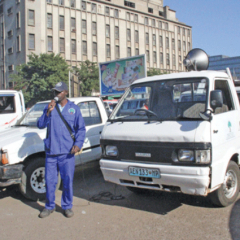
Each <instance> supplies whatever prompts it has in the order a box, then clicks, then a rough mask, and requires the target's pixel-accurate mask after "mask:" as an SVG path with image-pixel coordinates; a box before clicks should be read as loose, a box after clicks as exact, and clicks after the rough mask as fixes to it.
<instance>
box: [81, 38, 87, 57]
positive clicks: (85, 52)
mask: <svg viewBox="0 0 240 240" xmlns="http://www.w3.org/2000/svg"><path fill="white" fill-rule="evenodd" d="M82 47H83V49H82V51H83V55H87V42H86V41H82Z"/></svg>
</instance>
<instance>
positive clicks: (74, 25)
mask: <svg viewBox="0 0 240 240" xmlns="http://www.w3.org/2000/svg"><path fill="white" fill-rule="evenodd" d="M71 32H76V19H75V18H71Z"/></svg>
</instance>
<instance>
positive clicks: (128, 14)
mask: <svg viewBox="0 0 240 240" xmlns="http://www.w3.org/2000/svg"><path fill="white" fill-rule="evenodd" d="M126 19H127V21H130V13H129V12H127V13H126Z"/></svg>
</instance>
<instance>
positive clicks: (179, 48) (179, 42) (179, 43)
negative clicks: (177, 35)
mask: <svg viewBox="0 0 240 240" xmlns="http://www.w3.org/2000/svg"><path fill="white" fill-rule="evenodd" d="M178 50H179V51H181V40H178Z"/></svg>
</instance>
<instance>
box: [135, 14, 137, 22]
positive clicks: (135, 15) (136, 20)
mask: <svg viewBox="0 0 240 240" xmlns="http://www.w3.org/2000/svg"><path fill="white" fill-rule="evenodd" d="M134 22H138V15H137V14H135V15H134Z"/></svg>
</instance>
